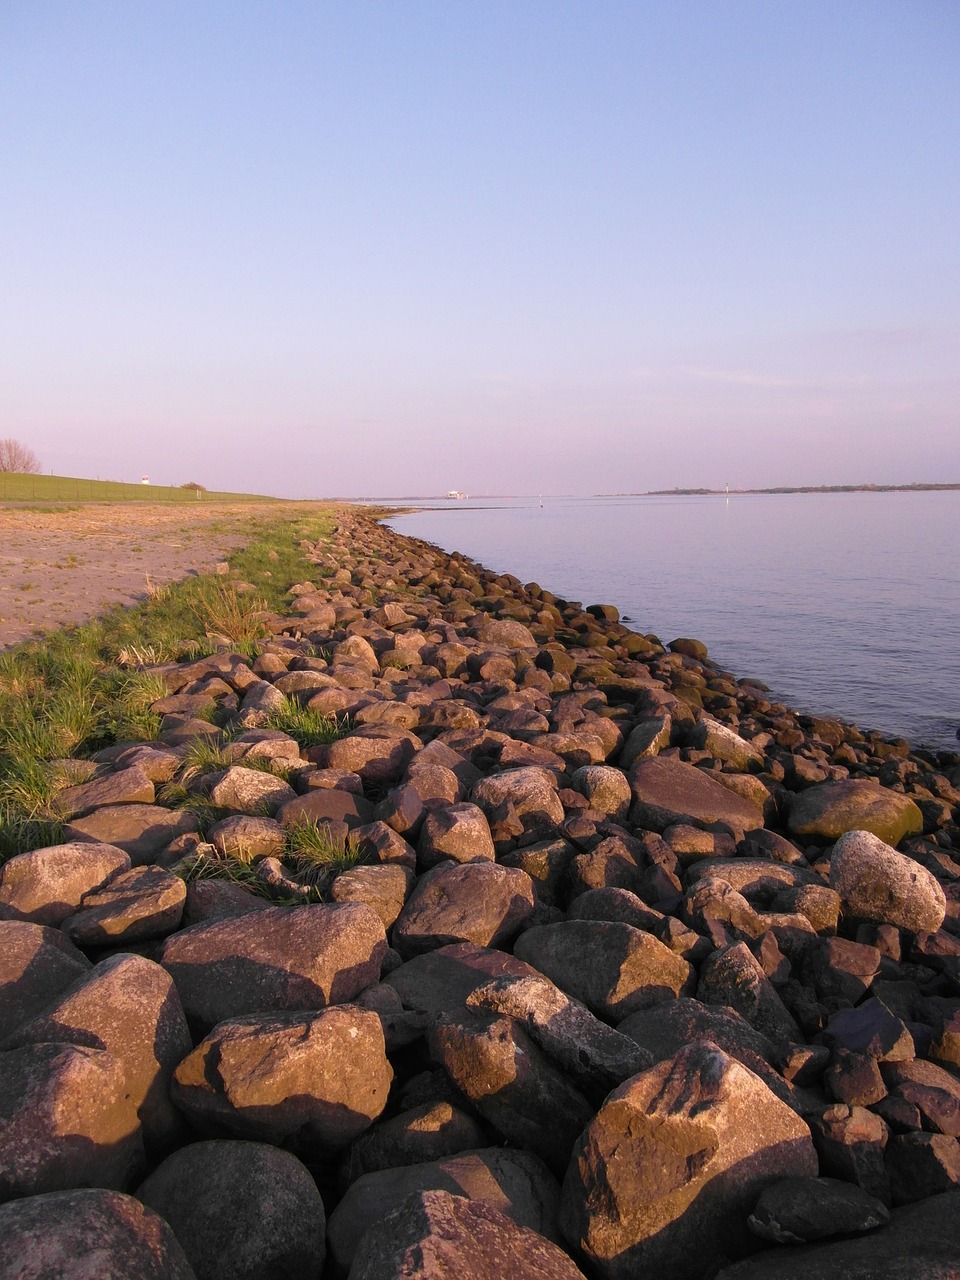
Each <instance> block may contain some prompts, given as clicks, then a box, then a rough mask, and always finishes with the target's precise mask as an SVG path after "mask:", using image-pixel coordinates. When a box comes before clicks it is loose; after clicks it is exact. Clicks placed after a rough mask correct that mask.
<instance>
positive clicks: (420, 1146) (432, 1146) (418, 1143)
mask: <svg viewBox="0 0 960 1280" xmlns="http://www.w3.org/2000/svg"><path fill="white" fill-rule="evenodd" d="M486 1141H487V1139H486V1135H485V1134H484V1131H483V1130H482V1129H481V1128H480V1126H479V1125H478V1124H477V1122H476V1120H474V1119H473V1117H472V1116H468V1115H467V1114H466V1113H465V1112H463V1111H461V1110H459V1109H458V1108H457V1107H455V1106H452V1105H451V1104H450V1103H449V1102H425V1103H422V1104H421V1105H420V1106H418V1107H412V1108H410V1110H408V1111H403V1112H401V1113H400V1114H399V1115H397V1116H394V1117H393V1118H392V1119H390V1120H381V1121H379V1122H378V1123H377V1124H375V1125H374V1126H373V1127H372V1128H370V1129H368V1130H367V1131H366V1133H362V1134H361V1135H360V1137H359V1138H355V1139H354V1141H353V1142H351V1143H350V1146H349V1147H348V1149H347V1151H346V1154H345V1155H344V1158H343V1161H342V1163H341V1165H340V1170H339V1176H340V1181H341V1183H342V1184H343V1185H344V1186H349V1185H350V1183H351V1182H355V1181H356V1180H357V1178H361V1177H363V1175H364V1174H367V1173H377V1172H379V1171H380V1170H382V1169H395V1168H399V1167H401V1166H403V1165H410V1164H429V1163H431V1162H434V1161H437V1160H442V1159H444V1158H445V1157H446V1156H453V1155H458V1154H459V1153H460V1152H462V1151H471V1150H475V1149H477V1148H479V1147H483V1146H484V1145H485V1144H486Z"/></svg>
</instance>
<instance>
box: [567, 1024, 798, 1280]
mask: <svg viewBox="0 0 960 1280" xmlns="http://www.w3.org/2000/svg"><path fill="white" fill-rule="evenodd" d="M817 1171H818V1170H817V1157H816V1152H815V1151H814V1147H813V1141H812V1139H811V1136H810V1131H809V1129H808V1128H807V1126H806V1124H805V1123H804V1122H803V1121H802V1120H801V1119H800V1118H799V1117H798V1116H797V1115H796V1114H795V1113H794V1112H793V1111H791V1110H790V1108H789V1107H787V1106H786V1105H785V1104H784V1103H783V1102H781V1101H779V1099H777V1098H776V1097H774V1095H773V1094H772V1093H771V1092H770V1090H769V1089H768V1088H767V1087H766V1085H765V1084H764V1083H763V1082H762V1081H761V1080H760V1079H759V1078H758V1077H757V1076H755V1075H754V1074H753V1073H752V1072H751V1071H748V1070H747V1068H746V1067H744V1066H743V1065H742V1064H741V1063H739V1062H736V1061H735V1060H734V1059H732V1058H729V1057H728V1056H727V1055H726V1054H725V1053H723V1052H722V1050H720V1049H718V1048H717V1047H716V1045H713V1044H710V1043H709V1042H704V1041H701V1042H698V1043H696V1044H694V1045H691V1046H689V1047H688V1048H686V1049H682V1050H681V1051H680V1053H678V1054H677V1055H676V1057H674V1058H672V1059H669V1060H668V1061H666V1062H662V1063H659V1064H657V1065H656V1066H654V1067H651V1068H650V1069H649V1070H647V1071H644V1072H641V1074H640V1075H638V1076H635V1077H634V1078H633V1079H632V1080H628V1081H627V1082H626V1083H625V1084H623V1085H621V1086H620V1088H619V1089H616V1090H614V1092H613V1093H611V1094H610V1096H609V1097H608V1098H607V1100H606V1102H605V1103H604V1105H603V1106H602V1107H601V1109H600V1111H599V1112H598V1113H597V1115H596V1116H595V1118H594V1119H593V1120H592V1121H591V1123H590V1124H589V1125H588V1126H587V1128H586V1129H585V1131H584V1133H583V1135H582V1137H581V1138H580V1140H579V1142H578V1143H577V1146H576V1148H575V1150H574V1155H573V1159H572V1161H571V1164H570V1168H569V1170H568V1172H567V1176H566V1179H565V1181H564V1184H563V1196H562V1201H561V1217H560V1221H561V1227H562V1229H563V1232H564V1234H565V1235H566V1237H567V1239H568V1240H569V1241H570V1242H571V1244H573V1245H575V1246H577V1247H579V1248H581V1249H582V1250H583V1251H584V1253H585V1254H586V1256H587V1257H588V1258H589V1259H590V1262H591V1264H592V1265H593V1267H594V1269H595V1271H596V1273H597V1275H598V1276H600V1277H603V1280H633V1277H636V1276H638V1275H641V1274H643V1275H648V1274H649V1275H657V1274H662V1275H667V1276H670V1277H671V1280H699V1278H700V1277H701V1276H702V1274H703V1272H704V1269H705V1265H706V1264H707V1263H708V1262H709V1259H711V1258H716V1257H719V1256H721V1255H722V1254H726V1255H727V1256H728V1257H729V1256H734V1257H735V1256H737V1254H738V1253H743V1252H745V1251H746V1250H747V1249H748V1248H749V1235H748V1232H747V1228H746V1217H747V1214H748V1213H749V1212H750V1210H751V1209H752V1208H753V1206H754V1205H755V1203H756V1201H757V1197H758V1196H759V1194H760V1192H761V1191H762V1190H763V1188H764V1187H765V1186H766V1185H768V1184H769V1183H771V1182H774V1181H776V1180H777V1179H779V1178H783V1177H787V1176H816V1174H817Z"/></svg>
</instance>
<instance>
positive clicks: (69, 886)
mask: <svg viewBox="0 0 960 1280" xmlns="http://www.w3.org/2000/svg"><path fill="white" fill-rule="evenodd" d="M129 869H130V858H129V855H128V854H126V853H125V852H124V851H123V850H122V849H118V848H117V847H116V846H115V845H112V844H97V843H93V842H90V843H86V842H79V841H77V842H73V843H70V844H56V845H51V846H50V847H49V848H46V849H35V850H34V851H33V852H32V853H19V854H17V855H16V856H15V857H13V858H11V859H10V860H9V862H6V863H4V865H3V867H2V868H0V910H2V911H3V914H4V915H6V917H7V918H8V919H11V920H30V921H32V922H33V923H34V924H48V925H60V924H62V923H63V921H64V920H66V918H67V916H70V915H73V913H74V912H75V911H76V910H77V909H78V908H79V906H80V903H81V902H82V901H83V896H84V894H86V893H91V892H92V891H93V890H94V889H99V888H101V887H102V886H103V885H105V884H106V883H107V881H108V880H110V878H111V877H112V876H115V875H116V874H117V873H118V872H120V871H129Z"/></svg>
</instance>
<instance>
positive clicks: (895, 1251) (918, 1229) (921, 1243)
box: [715, 1191, 960, 1280]
mask: <svg viewBox="0 0 960 1280" xmlns="http://www.w3.org/2000/svg"><path fill="white" fill-rule="evenodd" d="M957 1200H958V1195H957V1192H956V1191H951V1192H948V1193H946V1194H945V1195H938V1196H934V1197H932V1198H931V1199H930V1200H924V1201H923V1202H922V1203H921V1204H917V1205H910V1206H909V1207H907V1208H903V1209H896V1210H894V1212H893V1213H892V1214H891V1216H890V1221H889V1223H887V1225H886V1226H884V1227H880V1228H879V1229H878V1230H876V1231H872V1232H871V1233H870V1235H868V1236H865V1237H864V1236H860V1237H857V1238H856V1239H853V1240H838V1241H835V1242H831V1243H829V1244H810V1245H801V1246H799V1247H795V1248H791V1249H774V1250H768V1251H767V1252H765V1253H760V1254H757V1256H756V1257H754V1258H748V1259H747V1260H746V1261H743V1262H738V1263H735V1264H734V1265H733V1266H729V1267H724V1269H723V1270H722V1271H720V1272H719V1273H718V1274H717V1276H716V1278H715V1280H955V1278H956V1276H957V1274H958V1268H957V1258H958V1257H960V1214H958V1213H957V1208H958V1204H957Z"/></svg>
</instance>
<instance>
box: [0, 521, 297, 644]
mask: <svg viewBox="0 0 960 1280" xmlns="http://www.w3.org/2000/svg"><path fill="white" fill-rule="evenodd" d="M314 506H315V504H306V503H296V504H294V503H290V504H287V503H279V504H278V503H269V504H266V503H264V504H260V503H236V504H228V503H223V504H220V503H217V504H214V503H211V504H210V505H209V506H203V505H201V504H200V503H198V504H197V506H196V507H192V506H190V507H186V506H170V505H161V504H156V505H154V504H152V503H139V502H137V503H133V502H131V503H115V504H108V503H90V504H84V505H83V506H82V507H59V508H58V507H49V508H38V507H35V506H33V507H31V506H26V505H24V506H17V505H15V504H12V503H11V504H8V505H3V506H0V649H6V648H9V647H10V646H11V645H15V644H18V643H19V642H20V641H22V640H26V639H29V638H30V637H32V636H38V635H43V634H45V633H47V632H50V631H54V630H57V629H58V628H60V627H64V626H67V625H69V624H71V623H78V622H86V621H88V620H89V619H90V618H93V617H96V616H97V615H99V614H101V613H103V612H104V611H105V610H107V609H109V608H110V607H111V606H113V605H117V604H120V605H131V604H136V603H137V602H138V601H140V600H143V599H144V598H145V597H146V596H147V595H148V594H149V587H150V585H151V584H152V585H162V584H164V583H167V582H171V581H174V580H176V579H180V578H184V577H186V576H187V575H188V574H190V573H194V572H199V571H203V570H210V569H212V568H213V567H214V565H216V563H217V562H218V561H220V560H222V559H224V557H225V556H226V555H227V554H228V553H229V552H230V551H232V550H235V549H236V548H237V547H240V546H242V545H243V544H244V542H245V541H246V539H247V536H248V530H249V526H250V522H251V521H252V520H255V519H258V518H260V519H263V518H267V517H269V518H274V519H275V518H277V517H282V516H283V515H284V513H285V512H289V514H290V516H291V517H294V516H303V515H305V514H309V513H310V510H311V508H314ZM316 509H319V504H316Z"/></svg>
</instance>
